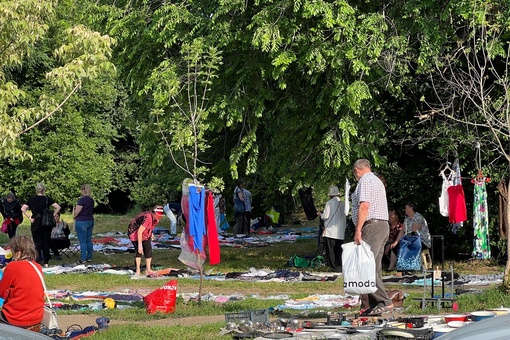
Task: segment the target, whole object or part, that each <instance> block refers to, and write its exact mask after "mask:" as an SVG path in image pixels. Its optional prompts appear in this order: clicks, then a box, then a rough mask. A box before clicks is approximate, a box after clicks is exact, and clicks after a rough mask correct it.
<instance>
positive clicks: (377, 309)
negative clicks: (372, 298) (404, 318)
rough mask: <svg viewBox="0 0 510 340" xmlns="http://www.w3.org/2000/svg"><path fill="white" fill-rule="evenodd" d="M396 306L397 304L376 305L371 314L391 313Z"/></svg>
mask: <svg viewBox="0 0 510 340" xmlns="http://www.w3.org/2000/svg"><path fill="white" fill-rule="evenodd" d="M394 308H395V306H393V305H391V306H378V307H375V308H374V309H372V311H371V312H370V314H369V315H381V314H384V313H391V312H392V311H393V309H394Z"/></svg>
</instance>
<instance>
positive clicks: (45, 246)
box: [31, 217, 51, 264]
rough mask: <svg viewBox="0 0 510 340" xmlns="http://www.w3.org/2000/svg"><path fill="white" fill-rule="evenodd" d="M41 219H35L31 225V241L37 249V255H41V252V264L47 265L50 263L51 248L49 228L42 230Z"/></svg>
mask: <svg viewBox="0 0 510 340" xmlns="http://www.w3.org/2000/svg"><path fill="white" fill-rule="evenodd" d="M41 222H42V217H36V218H35V220H34V223H32V226H31V230H32V239H33V240H34V243H35V248H36V249H37V254H39V256H40V254H41V251H42V259H39V260H40V262H41V261H42V263H43V264H48V262H49V261H50V247H51V228H44V227H43V226H42V225H41V224H42V223H41Z"/></svg>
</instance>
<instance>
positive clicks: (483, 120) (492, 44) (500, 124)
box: [421, 1, 510, 290]
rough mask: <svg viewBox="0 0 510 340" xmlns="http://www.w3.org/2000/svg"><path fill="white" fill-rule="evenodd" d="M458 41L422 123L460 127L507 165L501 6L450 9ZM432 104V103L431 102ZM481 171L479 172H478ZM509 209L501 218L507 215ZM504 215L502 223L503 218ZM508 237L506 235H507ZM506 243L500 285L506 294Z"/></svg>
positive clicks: (436, 78)
mask: <svg viewBox="0 0 510 340" xmlns="http://www.w3.org/2000/svg"><path fill="white" fill-rule="evenodd" d="M453 9H454V10H455V11H453V13H455V14H457V15H454V16H453V17H452V22H455V23H457V25H458V27H457V30H456V32H458V37H457V39H456V41H455V45H453V44H452V45H450V46H449V47H450V48H451V49H450V50H448V53H444V54H442V55H441V56H440V57H439V58H437V59H436V71H435V72H434V73H433V74H431V81H430V84H431V86H432V87H433V90H434V94H435V96H434V97H432V98H424V100H425V101H426V102H427V104H428V105H429V106H430V110H428V111H427V112H424V113H423V114H422V116H421V118H422V119H423V120H437V121H438V122H441V121H445V122H447V123H448V124H449V125H450V126H460V127H461V128H462V129H463V130H464V131H465V134H466V135H471V136H474V137H472V138H473V139H474V140H475V141H476V142H478V143H480V144H482V145H485V146H487V148H488V149H489V150H491V151H493V152H494V154H495V159H494V160H492V162H493V163H494V164H497V163H498V158H503V159H504V160H505V162H506V165H507V166H508V165H510V146H509V140H510V74H509V72H510V40H509V33H510V32H509V31H508V20H509V17H508V14H507V9H506V7H505V6H503V5H502V4H500V3H499V2H495V1H473V2H469V3H468V2H461V3H460V4H458V5H454V6H453ZM436 99H437V100H436ZM480 170H481V169H480ZM509 208H510V204H509V206H508V207H507V213H509V216H510V210H509ZM509 216H507V218H508V217H509ZM507 234H508V233H507ZM509 273H510V242H507V264H506V267H505V273H504V282H503V284H504V286H505V288H506V289H507V290H508V289H510V281H509Z"/></svg>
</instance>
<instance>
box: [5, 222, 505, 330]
mask: <svg viewBox="0 0 510 340" xmlns="http://www.w3.org/2000/svg"><path fill="white" fill-rule="evenodd" d="M133 216H134V214H130V215H125V216H110V215H96V223H95V227H94V234H96V235H97V234H102V233H107V232H117V231H121V232H125V231H126V230H127V225H128V223H129V221H130V220H131V219H132V217H133ZM63 219H64V220H65V221H68V222H69V221H71V218H70V215H65V214H64V215H63ZM313 222H314V221H312V224H310V225H309V226H312V227H316V225H315V223H313ZM161 225H162V226H163V227H168V226H169V222H168V220H167V219H163V220H162V222H161ZM70 228H71V230H72V231H74V226H73V224H72V223H70ZM19 234H23V235H30V226H29V224H28V223H27V221H24V222H23V224H22V225H21V226H20V228H19ZM7 243H8V238H7V237H6V235H3V234H2V235H0V245H5V244H7ZM316 250H317V240H316V239H314V238H312V239H307V240H300V241H297V242H294V243H278V244H273V245H270V246H267V247H255V248H229V247H222V249H221V263H220V264H219V265H216V266H209V265H208V262H206V268H205V271H206V272H212V273H229V272H234V271H237V272H239V271H248V270H249V269H250V268H251V267H253V268H257V269H261V268H268V269H273V270H276V269H284V268H287V267H286V263H287V261H288V260H289V258H290V257H291V256H292V255H294V254H299V255H313V254H314V253H315V251H316ZM179 253H180V252H179V250H175V249H174V250H171V249H165V250H155V251H154V257H153V262H154V263H155V264H156V265H160V266H161V267H162V268H169V267H171V268H178V269H183V268H185V267H184V265H183V264H182V263H181V262H180V261H178V259H177V257H178V256H179ZM93 263H96V264H99V263H107V264H110V265H115V266H120V267H124V266H132V265H133V254H130V253H122V254H115V255H105V254H102V253H98V252H96V253H94V262H93ZM142 263H143V262H142ZM51 264H53V263H52V262H50V265H51ZM453 266H454V268H455V271H456V272H457V273H471V274H491V273H501V272H503V268H502V267H500V266H498V265H496V264H494V263H492V262H490V261H484V262H465V263H453ZM308 271H312V272H313V271H322V272H324V271H328V268H327V267H320V268H318V269H315V270H308ZM45 280H46V284H47V286H48V289H69V290H72V291H87V290H96V291H97V290H99V291H123V290H125V289H137V290H142V291H151V290H153V289H155V288H158V287H160V286H162V285H163V284H164V283H165V282H166V281H165V280H159V279H156V280H145V279H143V280H132V279H130V277H129V276H127V275H109V274H65V275H46V277H45ZM198 287H199V280H196V279H190V278H179V279H178V292H198ZM387 288H389V289H390V288H391V289H401V290H403V291H404V292H405V293H407V294H409V296H408V299H406V301H405V303H404V306H405V307H408V309H407V310H406V313H408V314H413V315H420V314H436V313H438V312H437V310H436V309H435V308H428V309H427V310H425V311H422V310H421V309H420V308H419V303H418V302H415V301H412V300H411V298H413V297H421V296H422V294H423V288H422V287H417V286H403V285H400V284H392V285H387ZM438 290H439V289H438ZM208 292H212V293H214V294H233V293H240V294H243V295H244V296H246V297H247V298H246V299H244V300H241V301H234V302H228V303H223V304H216V303H212V302H205V301H202V302H201V303H200V304H199V303H197V302H188V303H185V302H184V300H183V299H178V300H177V308H176V312H175V313H174V314H160V313H157V314H155V315H149V314H147V313H146V312H145V309H144V306H143V304H142V303H140V304H139V305H137V307H136V308H130V309H114V310H104V311H101V312H100V313H97V312H91V311H87V312H80V313H85V314H90V315H97V316H107V317H109V318H110V319H112V320H123V321H127V323H126V324H123V325H115V326H111V327H110V329H109V330H108V331H104V332H98V333H97V334H96V335H94V336H93V337H91V339H126V338H130V339H131V338H136V339H204V338H209V339H231V338H232V337H231V336H223V337H222V336H219V330H220V328H221V327H222V326H224V323H217V322H215V323H206V324H202V323H200V322H198V321H197V323H196V324H192V325H177V326H172V327H168V326H162V325H160V323H158V322H157V321H158V320H159V321H161V320H164V319H169V318H171V319H176V318H185V317H196V318H197V320H198V319H199V318H200V317H205V316H208V315H224V314H225V313H228V312H235V311H240V310H253V309H263V308H269V307H274V306H276V305H278V304H281V303H284V302H285V300H284V299H282V300H264V299H260V298H259V297H260V296H269V295H278V294H287V295H288V296H290V298H302V297H306V296H309V295H311V294H342V293H343V289H342V282H341V281H340V280H339V281H337V282H294V283H292V282H286V283H279V282H269V283H267V282H266V283H259V282H242V281H208V280H205V281H204V286H203V293H204V294H205V293H208ZM458 302H459V312H469V311H474V310H481V309H484V308H496V307H500V306H506V307H510V298H509V297H508V296H507V295H506V294H503V293H502V292H501V291H500V290H499V289H497V288H490V289H487V290H486V291H485V292H484V293H482V294H463V295H460V296H459V297H458ZM442 312H451V311H448V310H443V311H442ZM62 313H66V314H69V313H75V312H62ZM295 313H297V312H295ZM296 316H297V315H296ZM76 317H77V323H78V324H79V323H80V322H79V315H77V316H76ZM131 322H132V323H131ZM155 324H157V326H155Z"/></svg>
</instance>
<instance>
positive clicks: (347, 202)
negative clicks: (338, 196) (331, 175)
mask: <svg viewBox="0 0 510 340" xmlns="http://www.w3.org/2000/svg"><path fill="white" fill-rule="evenodd" d="M344 190H345V191H344V194H345V199H344V202H345V210H344V214H345V216H347V215H349V210H350V209H351V204H350V201H351V200H350V199H349V192H350V191H351V184H350V183H349V179H348V178H346V179H345V189H344Z"/></svg>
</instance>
